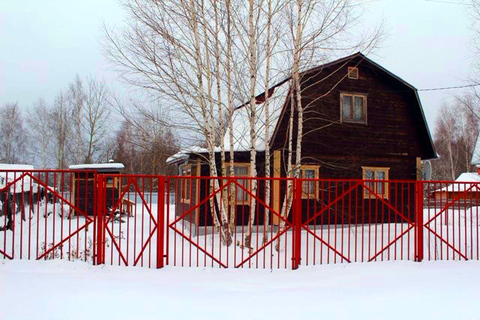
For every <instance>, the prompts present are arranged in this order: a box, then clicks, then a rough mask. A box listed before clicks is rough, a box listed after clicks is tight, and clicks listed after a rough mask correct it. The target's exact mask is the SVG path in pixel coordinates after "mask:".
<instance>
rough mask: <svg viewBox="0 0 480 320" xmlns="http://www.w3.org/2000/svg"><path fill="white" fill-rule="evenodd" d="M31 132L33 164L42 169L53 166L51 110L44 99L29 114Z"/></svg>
mask: <svg viewBox="0 0 480 320" xmlns="http://www.w3.org/2000/svg"><path fill="white" fill-rule="evenodd" d="M27 123H28V131H29V134H28V136H29V147H28V150H29V153H30V155H31V157H33V159H32V160H33V163H34V164H35V165H40V167H41V168H49V167H50V166H51V160H52V156H51V150H53V144H52V142H51V131H50V129H51V128H50V125H49V123H50V110H49V108H48V107H47V105H46V103H45V101H44V100H43V99H39V100H38V101H37V102H36V103H35V104H34V106H33V109H32V110H31V111H30V112H29V113H28V118H27Z"/></svg>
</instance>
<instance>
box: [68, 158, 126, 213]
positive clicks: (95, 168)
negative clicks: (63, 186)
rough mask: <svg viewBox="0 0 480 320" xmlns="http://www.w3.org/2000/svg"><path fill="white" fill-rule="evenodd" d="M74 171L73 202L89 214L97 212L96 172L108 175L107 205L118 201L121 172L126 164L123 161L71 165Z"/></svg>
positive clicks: (109, 205) (110, 205)
mask: <svg viewBox="0 0 480 320" xmlns="http://www.w3.org/2000/svg"><path fill="white" fill-rule="evenodd" d="M69 168H70V170H73V171H74V174H73V179H72V197H73V199H72V203H73V204H74V205H75V206H76V207H77V208H79V209H80V210H82V211H83V212H85V213H86V214H87V215H89V216H93V215H94V214H95V200H96V199H95V172H96V173H99V174H107V176H106V187H107V188H106V206H107V208H108V207H112V206H113V205H115V204H116V203H117V202H118V197H119V194H120V193H119V189H120V185H119V183H120V181H119V179H118V177H116V176H115V175H116V174H119V173H120V172H121V171H122V170H123V168H124V166H123V164H121V163H95V164H78V165H71V166H70V167H69ZM109 175H112V176H109Z"/></svg>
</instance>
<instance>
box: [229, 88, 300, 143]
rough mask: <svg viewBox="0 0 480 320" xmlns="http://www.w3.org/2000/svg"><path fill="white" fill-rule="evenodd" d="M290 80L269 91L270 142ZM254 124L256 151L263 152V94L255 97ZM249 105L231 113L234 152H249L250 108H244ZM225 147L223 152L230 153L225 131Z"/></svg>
mask: <svg viewBox="0 0 480 320" xmlns="http://www.w3.org/2000/svg"><path fill="white" fill-rule="evenodd" d="M290 83H291V81H290V79H285V80H283V81H281V82H279V83H277V84H276V85H274V86H272V88H271V89H270V90H269V98H268V101H269V102H268V109H269V120H270V123H269V132H270V140H271V138H272V137H273V132H274V130H275V128H276V127H277V123H278V120H279V119H280V114H281V113H282V110H283V106H284V105H285V102H286V100H287V97H288V94H289V92H290ZM256 101H257V104H256V107H255V108H256V111H257V117H256V123H255V129H256V133H257V139H256V148H255V149H256V150H258V151H263V150H265V143H266V142H267V143H268V142H269V141H265V135H264V133H265V129H266V128H265V126H266V115H265V92H264V93H262V94H260V95H258V96H257V97H256ZM248 104H249V103H246V104H243V105H241V106H240V107H237V108H236V109H235V111H234V113H233V119H232V122H233V145H234V151H248V150H250V123H249V116H250V115H249V113H250V108H247V107H246V106H247V105H248ZM223 142H224V145H225V151H230V134H229V132H228V130H227V132H225V136H224V139H223Z"/></svg>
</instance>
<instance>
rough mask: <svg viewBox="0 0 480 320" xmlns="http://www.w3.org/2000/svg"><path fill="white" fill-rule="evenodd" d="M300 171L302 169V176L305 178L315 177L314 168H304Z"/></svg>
mask: <svg viewBox="0 0 480 320" xmlns="http://www.w3.org/2000/svg"><path fill="white" fill-rule="evenodd" d="M302 171H303V177H304V178H305V179H315V170H312V169H306V170H302Z"/></svg>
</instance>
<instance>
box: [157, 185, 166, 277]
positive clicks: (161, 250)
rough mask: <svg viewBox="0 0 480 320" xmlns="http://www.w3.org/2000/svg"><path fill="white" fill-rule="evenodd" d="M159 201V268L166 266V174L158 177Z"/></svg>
mask: <svg viewBox="0 0 480 320" xmlns="http://www.w3.org/2000/svg"><path fill="white" fill-rule="evenodd" d="M157 190H158V196H157V199H158V201H157V202H158V203H157V269H160V268H163V267H164V262H163V261H164V247H163V239H164V237H165V229H164V226H165V176H160V177H159V178H158V187H157Z"/></svg>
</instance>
